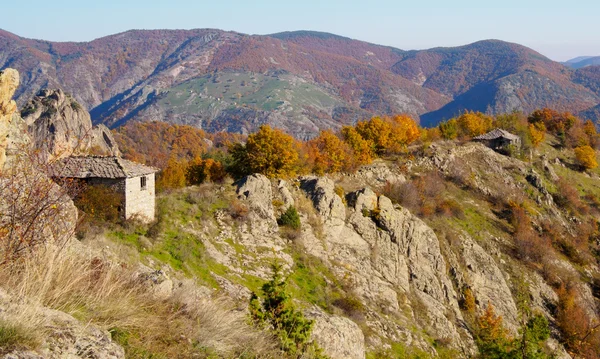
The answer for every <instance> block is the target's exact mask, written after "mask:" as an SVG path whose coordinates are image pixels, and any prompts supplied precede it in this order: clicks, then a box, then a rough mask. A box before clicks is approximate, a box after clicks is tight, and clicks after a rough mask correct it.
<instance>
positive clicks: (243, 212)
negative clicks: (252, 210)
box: [229, 199, 249, 221]
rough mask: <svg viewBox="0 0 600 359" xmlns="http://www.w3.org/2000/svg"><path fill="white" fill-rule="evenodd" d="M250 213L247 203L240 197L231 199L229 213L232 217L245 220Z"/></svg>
mask: <svg viewBox="0 0 600 359" xmlns="http://www.w3.org/2000/svg"><path fill="white" fill-rule="evenodd" d="M248 213H249V210H248V206H246V204H245V203H243V202H242V201H240V200H239V199H234V200H233V201H231V204H230V205H229V214H230V215H231V218H233V219H235V220H238V221H244V220H246V219H247V218H248Z"/></svg>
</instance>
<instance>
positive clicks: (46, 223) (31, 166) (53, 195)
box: [0, 150, 80, 267]
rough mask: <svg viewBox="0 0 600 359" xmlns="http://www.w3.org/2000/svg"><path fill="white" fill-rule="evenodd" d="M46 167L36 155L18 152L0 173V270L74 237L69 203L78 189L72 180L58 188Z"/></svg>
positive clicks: (26, 151) (73, 225)
mask: <svg viewBox="0 0 600 359" xmlns="http://www.w3.org/2000/svg"><path fill="white" fill-rule="evenodd" d="M49 166H50V165H49V164H47V163H45V161H43V159H42V158H40V156H39V155H38V154H37V153H35V152H32V151H30V150H23V151H21V150H19V151H17V153H16V154H15V157H14V159H13V161H12V162H11V166H10V167H7V166H5V168H4V170H3V171H2V172H1V173H0V267H1V266H2V265H3V264H6V263H8V262H10V261H12V260H15V259H16V258H18V257H20V256H23V255H25V254H27V252H29V251H32V250H34V249H35V248H36V247H38V246H39V245H42V244H45V243H57V244H59V245H62V244H63V243H64V242H66V241H68V240H69V239H70V238H71V237H72V236H73V234H74V229H75V223H74V221H75V218H74V217H73V213H72V211H71V210H70V208H71V205H70V203H71V196H74V195H76V194H77V192H78V191H79V190H80V188H79V186H78V184H77V183H76V182H75V181H64V182H63V184H62V186H57V185H56V184H55V183H54V182H53V181H52V180H50V179H49V178H48V176H47V174H46V173H48V172H49V169H50V168H49ZM53 171H54V173H59V171H60V168H54V169H53Z"/></svg>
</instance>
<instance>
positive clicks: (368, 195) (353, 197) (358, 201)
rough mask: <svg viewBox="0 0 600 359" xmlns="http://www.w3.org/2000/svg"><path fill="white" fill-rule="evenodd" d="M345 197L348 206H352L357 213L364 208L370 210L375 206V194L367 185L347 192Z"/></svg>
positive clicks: (361, 211)
mask: <svg viewBox="0 0 600 359" xmlns="http://www.w3.org/2000/svg"><path fill="white" fill-rule="evenodd" d="M346 198H347V200H348V206H350V207H354V210H355V211H356V212H358V213H363V211H365V210H366V211H372V210H374V209H375V208H377V194H376V193H375V192H373V190H372V189H370V188H368V187H367V188H363V189H361V190H358V191H356V192H352V193H349V194H348V195H347V196H346Z"/></svg>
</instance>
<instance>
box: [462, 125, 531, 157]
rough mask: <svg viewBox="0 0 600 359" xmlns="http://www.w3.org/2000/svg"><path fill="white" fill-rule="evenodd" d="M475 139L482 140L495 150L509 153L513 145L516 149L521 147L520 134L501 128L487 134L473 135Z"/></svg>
mask: <svg viewBox="0 0 600 359" xmlns="http://www.w3.org/2000/svg"><path fill="white" fill-rule="evenodd" d="M473 141H476V142H481V143H483V144H485V145H486V146H488V147H489V148H491V149H493V150H494V151H497V152H501V153H509V152H510V149H511V147H513V148H515V149H519V148H521V138H520V137H519V136H517V135H513V134H512V133H510V132H508V131H504V130H502V129H499V128H496V129H494V130H492V131H490V132H488V133H486V134H483V135H480V136H477V137H473Z"/></svg>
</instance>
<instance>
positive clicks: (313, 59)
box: [0, 29, 600, 138]
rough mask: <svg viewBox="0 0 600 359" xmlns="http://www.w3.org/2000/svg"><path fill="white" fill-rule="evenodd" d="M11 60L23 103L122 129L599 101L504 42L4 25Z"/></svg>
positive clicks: (310, 122) (565, 72)
mask: <svg viewBox="0 0 600 359" xmlns="http://www.w3.org/2000/svg"><path fill="white" fill-rule="evenodd" d="M9 66H10V67H13V68H16V69H17V70H19V71H20V72H21V74H22V83H23V85H22V86H21V87H20V88H19V92H18V93H17V101H18V103H19V104H20V105H21V106H22V105H23V104H24V103H25V102H26V101H28V100H29V99H30V98H32V97H33V95H34V94H36V93H37V92H38V91H39V90H40V89H42V88H46V87H50V88H62V89H63V90H64V91H66V92H68V93H71V94H72V95H73V97H74V98H75V99H76V100H77V101H78V102H80V103H81V104H82V105H84V106H85V107H87V109H88V110H90V113H91V115H92V119H93V121H94V123H103V124H106V125H107V126H112V127H114V126H118V125H121V124H124V123H126V122H127V121H132V120H133V121H147V120H162V121H167V122H173V123H180V124H181V123H183V124H191V125H195V126H198V127H201V128H204V129H207V130H209V131H223V130H227V131H235V132H241V133H244V132H249V131H253V130H255V129H256V128H257V127H258V126H259V125H260V124H262V123H269V124H272V125H274V126H277V127H281V128H283V129H285V130H287V131H289V132H290V133H293V134H294V135H296V136H297V137H300V138H307V137H311V136H314V135H315V134H316V133H318V131H319V130H320V129H324V128H336V127H339V126H341V125H344V124H348V123H353V122H355V121H357V120H359V119H363V118H366V117H369V116H373V115H384V114H391V113H408V114H411V115H413V116H415V117H416V118H420V119H421V121H422V123H423V124H425V125H433V124H436V123H437V122H439V121H441V120H443V119H447V118H450V117H452V116H454V115H456V114H459V113H460V112H462V111H464V110H479V111H485V112H490V113H499V112H509V111H513V110H522V111H525V112H527V111H532V110H534V109H536V108H540V107H545V106H548V107H553V108H556V109H558V110H568V111H571V112H574V113H580V112H581V113H586V114H587V113H591V114H594V113H596V112H595V111H588V110H592V109H593V108H595V107H596V106H598V105H599V104H600V93H599V92H598V91H597V88H600V80H599V79H596V78H595V77H593V78H591V79H590V78H589V77H587V76H586V73H584V71H589V70H588V68H585V69H581V70H573V69H570V68H568V67H566V66H564V65H562V64H560V63H557V62H553V61H551V60H549V59H547V58H545V57H544V56H542V55H540V54H539V53H537V52H535V51H533V50H531V49H529V48H526V47H524V46H521V45H518V44H512V43H507V42H503V41H499V40H485V41H480V42H476V43H473V44H470V45H466V46H459V47H453V48H434V49H430V50H421V51H404V50H400V49H396V48H393V47H389V46H381V45H375V44H370V43H367V42H363V41H358V40H352V39H349V38H346V37H343V36H338V35H334V34H329V33H322V32H314V31H293V32H283V33H277V34H271V35H264V36H263V35H245V34H240V33H236V32H226V31H221V30H215V29H195V30H132V31H127V32H124V33H120V34H115V35H111V36H107V37H103V38H100V39H96V40H93V41H90V42H82V43H74V42H63V43H57V42H49V41H43V40H31V39H24V38H21V37H19V36H17V35H14V34H11V33H9V32H6V31H2V30H0V68H4V67H9ZM583 111H588V112H583ZM594 119H596V117H594Z"/></svg>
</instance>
